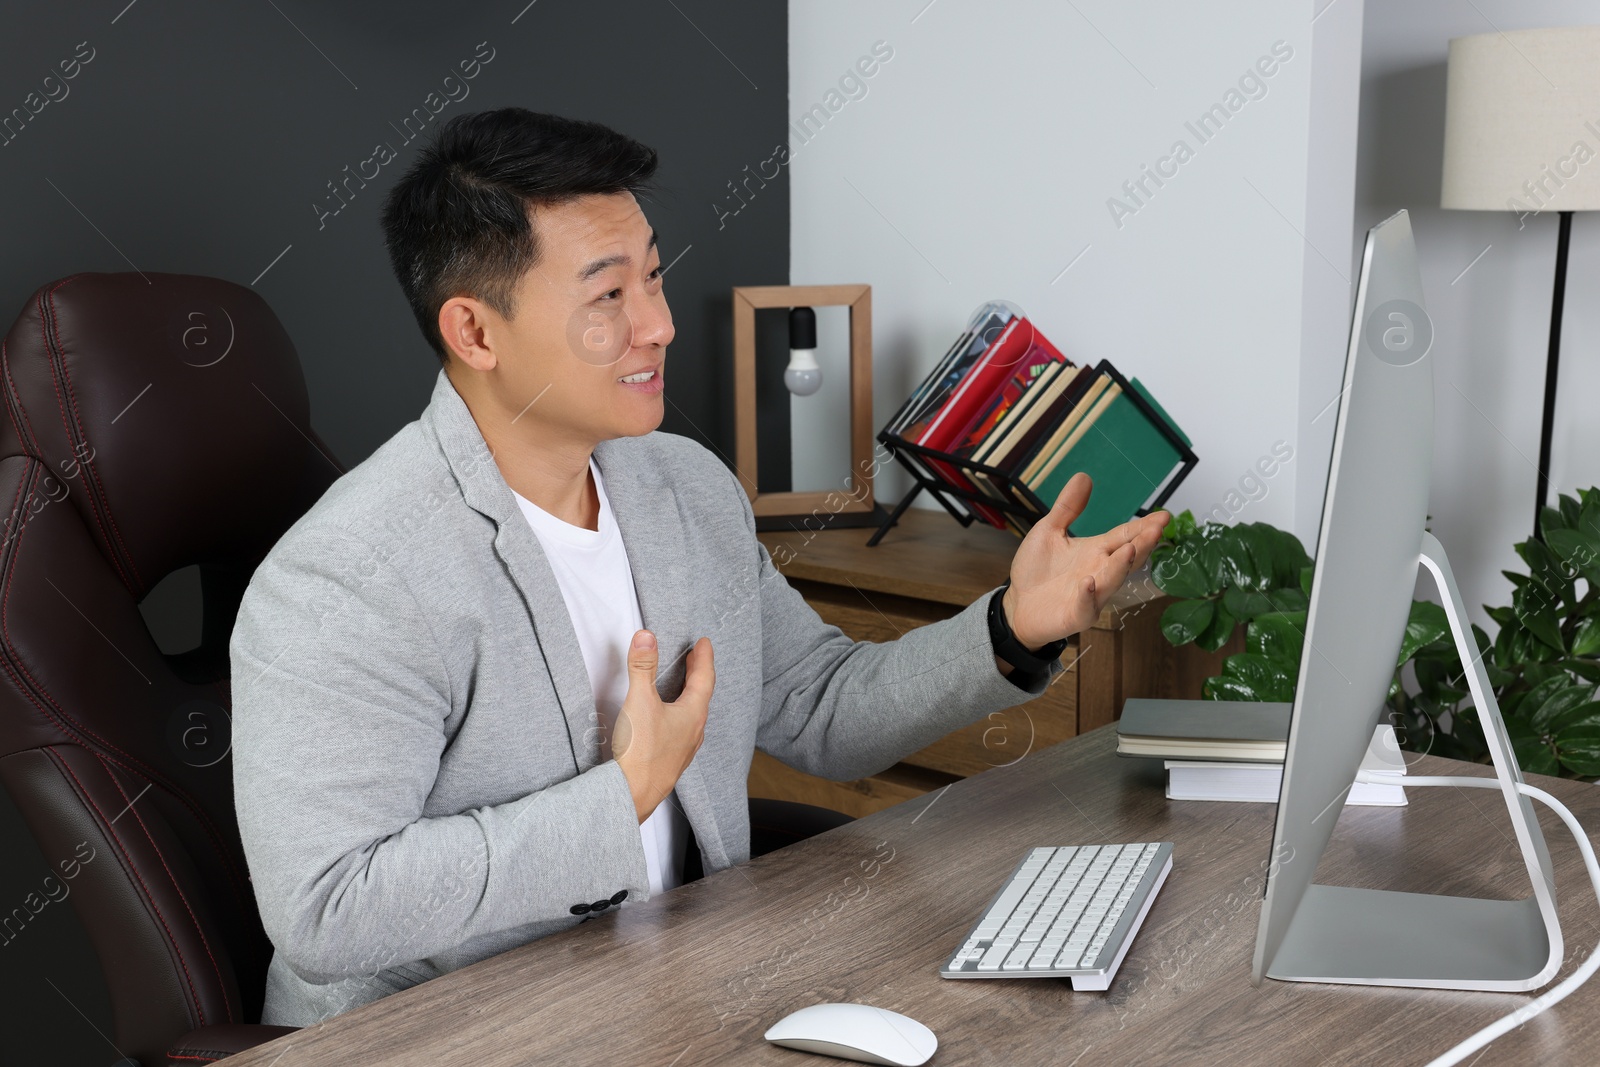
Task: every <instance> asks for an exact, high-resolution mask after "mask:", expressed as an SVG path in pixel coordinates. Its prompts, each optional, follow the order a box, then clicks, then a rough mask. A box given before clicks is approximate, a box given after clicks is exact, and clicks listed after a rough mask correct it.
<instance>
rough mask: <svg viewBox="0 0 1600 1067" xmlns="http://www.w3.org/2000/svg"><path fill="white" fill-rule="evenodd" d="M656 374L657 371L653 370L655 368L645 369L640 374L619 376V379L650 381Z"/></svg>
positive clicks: (620, 380) (624, 380)
mask: <svg viewBox="0 0 1600 1067" xmlns="http://www.w3.org/2000/svg"><path fill="white" fill-rule="evenodd" d="M655 376H656V372H655V371H653V370H644V371H640V372H639V373H638V374H630V375H628V376H627V377H626V378H618V379H617V381H619V382H648V381H649V380H650V379H651V378H654V377H655Z"/></svg>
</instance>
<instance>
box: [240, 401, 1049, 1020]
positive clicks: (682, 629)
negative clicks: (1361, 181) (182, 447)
mask: <svg viewBox="0 0 1600 1067" xmlns="http://www.w3.org/2000/svg"><path fill="white" fill-rule="evenodd" d="M594 456H595V461H596V463H597V464H598V465H599V468H600V470H601V472H602V474H603V476H604V478H605V484H606V492H607V494H608V495H609V497H610V500H611V505H612V508H613V512H614V514H615V517H616V521H617V525H618V526H619V527H620V529H621V532H622V537H623V541H624V544H625V547H626V551H627V554H628V560H629V562H630V564H631V565H632V568H633V577H634V583H635V586H636V587H637V591H638V595H639V610H640V613H641V614H642V616H643V619H644V625H645V626H646V627H647V628H649V629H650V630H652V631H654V632H655V634H656V636H657V638H658V639H659V642H660V649H661V664H662V666H661V670H660V674H659V681H658V688H659V690H660V692H661V694H662V696H663V698H664V699H669V700H670V699H673V698H675V697H676V696H677V694H678V693H679V691H680V690H681V688H682V685H683V677H684V656H685V655H686V654H687V652H688V650H689V648H690V646H691V645H692V644H693V643H694V641H695V639H696V638H698V637H700V636H701V635H707V636H709V637H710V638H711V642H712V645H713V648H714V650H715V653H716V668H717V684H716V690H715V693H714V695H713V697H712V700H711V708H710V715H709V718H708V720H707V723H706V731H705V742H704V744H703V745H702V747H701V748H700V751H699V753H698V754H697V755H696V756H695V758H694V761H693V762H692V763H691V764H690V765H689V768H688V770H687V771H685V772H684V774H683V777H682V778H681V779H680V780H679V782H678V786H677V794H678V798H679V800H680V801H681V803H682V807H683V811H684V814H685V815H686V816H687V817H688V821H689V824H690V826H691V827H692V828H693V830H694V834H695V839H696V841H697V842H698V844H699V847H700V851H701V856H702V860H703V863H704V866H705V869H706V871H707V873H710V872H712V871H715V870H720V869H722V868H725V867H729V866H731V865H733V864H736V863H740V862H742V861H744V860H746V859H748V858H749V849H750V827H749V815H748V811H747V808H746V800H745V781H746V777H747V775H748V773H749V767H750V759H751V754H752V751H753V750H754V749H756V748H759V749H761V750H762V751H764V752H768V753H770V754H771V755H773V756H774V757H776V758H777V759H780V760H782V761H783V762H784V763H787V764H789V765H790V766H792V767H796V768H798V769H800V770H802V771H806V772H809V773H811V774H817V775H823V776H826V777H829V778H835V779H853V778H859V777H862V776H864V775H868V774H872V773H874V772H876V771H880V770H882V769H884V768H885V767H888V766H890V765H891V764H893V763H894V762H895V761H896V760H898V759H899V758H900V757H902V756H904V755H906V754H907V753H910V752H913V751H915V750H916V749H918V748H921V747H923V746H924V745H927V744H928V743H930V742H932V741H933V740H934V739H936V738H938V737H940V736H941V735H943V734H946V733H948V732H949V731H951V730H954V729H956V728H958V727H961V726H964V725H966V724H968V723H970V722H973V721H975V720H977V719H978V718H981V717H982V716H984V715H986V714H988V713H990V712H993V711H997V710H999V709H1002V708H1006V707H1010V706H1012V705H1014V704H1017V703H1020V702H1021V701H1023V700H1026V699H1029V698H1030V696H1031V695H1033V694H1036V693H1038V692H1041V691H1042V690H1043V688H1044V686H1045V685H1046V684H1048V683H1047V681H1044V680H1041V681H1039V682H1038V683H1036V684H1035V686H1034V688H1033V689H1032V690H1027V691H1025V690H1023V689H1020V688H1018V687H1017V686H1015V685H1013V684H1012V683H1011V682H1010V681H1008V680H1007V679H1006V678H1005V677H1004V676H1003V675H1001V674H1000V673H999V671H998V670H997V669H996V668H995V664H994V660H993V657H992V654H991V648H990V642H989V635H988V629H987V626H986V622H985V617H984V611H985V606H986V604H985V602H986V600H987V598H986V597H985V598H983V599H980V600H979V601H977V602H975V603H973V604H972V605H970V606H969V607H967V608H965V609H964V610H962V611H961V612H960V613H959V614H957V615H956V616H955V617H954V618H951V619H948V620H946V621H943V622H938V623H934V624H932V625H929V626H924V627H921V628H919V629H916V630H913V631H911V632H910V633H908V634H906V635H905V636H904V637H902V638H900V639H899V640H897V641H891V642H888V643H884V644H872V643H867V642H857V641H852V640H850V639H849V638H848V637H846V636H844V634H842V633H841V632H840V631H839V630H838V629H837V628H836V627H834V626H830V625H828V624H826V623H824V622H823V621H822V620H821V619H820V618H818V616H817V614H816V612H815V611H813V610H812V609H811V607H810V606H809V605H807V604H806V602H805V601H804V600H803V599H802V598H801V597H800V595H799V594H798V593H796V592H795V591H794V590H793V589H791V588H790V587H789V584H788V583H787V582H786V581H785V580H784V578H783V576H782V575H781V574H779V573H778V571H777V570H776V569H775V568H774V566H773V564H772V560H771V558H770V557H769V555H768V553H767V550H766V549H765V548H764V547H762V546H761V544H760V543H759V542H758V541H757V540H756V538H755V524H754V521H753V519H752V517H751V511H750V506H749V502H748V500H747V498H746V496H745V493H744V490H743V489H742V488H741V486H740V484H739V482H738V481H737V480H736V479H735V478H734V476H733V475H732V474H731V473H730V472H729V471H728V469H727V468H726V467H725V466H724V465H723V464H722V462H721V461H720V460H718V459H717V458H716V457H715V456H713V455H712V454H711V453H709V452H707V451H706V450H705V449H704V448H702V447H701V446H700V445H698V444H696V443H694V442H692V441H690V440H688V439H687V438H683V437H678V436H675V435H673V434H667V433H661V432H655V433H650V434H646V435H644V436H643V437H633V438H620V439H617V440H612V441H605V442H602V443H601V444H600V445H598V446H597V447H596V448H595V452H594ZM881 551H884V552H893V551H894V548H893V546H892V545H890V546H886V547H884V548H883V549H881ZM230 653H231V659H232V669H233V730H234V743H233V769H234V787H235V790H236V794H237V803H238V813H239V827H240V831H241V833H242V835H243V839H244V848H245V855H246V857H247V858H248V861H249V866H250V874H251V878H252V880H253V882H254V887H255V894H256V899H257V901H258V903H259V905H260V908H261V917H262V920H263V922H264V923H265V926H266V931H267V934H268V936H269V937H270V938H271V939H272V943H273V945H274V947H275V948H276V953H275V955H274V958H273V961H272V966H271V970H270V972H269V975H268V988H267V1000H266V1011H265V1021H266V1022H269V1023H278V1024H287V1025H308V1024H310V1023H313V1022H317V1021H319V1020H321V1019H325V1018H327V1017H329V1016H331V1015H335V1014H337V1013H339V1012H342V1011H345V1010H347V1009H349V1008H352V1007H355V1006H357V1005H360V1004H364V1003H367V1002H369V1001H373V1000H376V999H378V998H380V997H383V996H385V995H387V994H389V993H393V992H396V991H398V990H400V989H403V988H405V987H407V986H410V985H414V984H416V983H417V982H420V981H424V980H426V979H428V978H432V977H434V976H436V975H439V974H442V973H444V972H445V971H449V970H452V969H454V968H457V967H461V966H464V965H465V964H468V963H472V962H474V961H476V960H480V959H483V958H484V957H486V956H489V955H492V954H494V953H497V952H502V951H504V950H506V949H509V948H512V947H514V946H517V945H521V944H523V943H525V942H528V941H531V940H533V939H534V938H537V937H543V936H545V935H546V934H551V933H555V932H557V931H559V930H565V929H568V928H569V927H571V926H573V925H575V924H577V923H578V922H581V921H583V917H582V916H579V915H575V914H573V912H572V908H573V906H574V905H576V904H587V903H590V902H595V901H599V900H601V899H602V898H604V899H610V898H611V897H613V896H614V895H616V894H618V893H619V892H621V891H623V890H626V891H627V894H628V899H629V900H644V899H647V898H648V896H649V885H648V882H647V879H646V875H645V861H644V853H643V850H642V848H641V846H640V841H639V826H638V820H637V817H636V816H635V814H634V807H633V799H632V795H631V794H630V792H629V790H628V784H627V782H626V780H625V779H624V778H623V775H622V771H621V770H620V769H619V768H618V766H617V764H616V763H615V762H614V761H610V760H608V761H606V762H603V763H602V762H600V761H599V759H598V744H599V736H598V729H597V728H598V722H597V719H596V715H595V711H594V701H593V698H592V696H591V694H590V689H589V679H588V674H587V671H586V669H585V667H584V661H583V656H582V654H581V652H580V651H579V648H578V643H577V638H576V636H575V635H574V633H573V629H572V624H571V620H570V618H569V616H568V614H567V611H566V607H565V604H564V603H563V601H562V598H561V591H560V589H559V588H558V586H557V585H556V582H555V579H554V576H553V574H552V572H551V570H550V567H549V564H548V563H547V562H546V560H545V557H544V554H543V552H542V551H541V549H540V546H539V541H538V538H537V537H536V536H535V534H534V533H533V531H532V529H531V528H530V527H529V526H528V523H527V521H526V519H524V517H523V516H522V514H521V512H520V511H519V510H518V508H517V504H516V502H515V499H514V498H513V496H512V493H511V490H510V488H509V487H508V486H507V485H506V482H505V480H504V478H502V477H501V475H500V471H499V468H498V467H496V465H495V463H494V461H493V459H492V457H491V456H490V454H489V451H488V448H487V446H486V445H485V443H484V440H483V435H482V434H481V433H480V432H479V430H478V427H477V424H476V423H475V422H474V421H473V418H472V414H471V412H470V411H469V410H468V409H467V406H466V404H465V403H464V402H463V401H462V399H461V397H460V395H459V394H457V392H456V390H455V388H454V386H452V385H451V384H450V381H449V379H448V378H447V377H446V376H445V374H444V373H443V372H442V371H441V372H440V374H439V378H438V380H437V382H436V383H435V385H434V389H433V396H432V398H431V400H430V402H429V404H428V407H427V408H426V410H424V411H423V413H422V416H421V417H420V418H419V419H418V420H417V421H415V422H413V423H410V424H409V425H407V426H405V427H404V428H403V429H401V430H400V432H399V433H397V434H395V436H394V437H393V438H391V439H390V440H389V441H388V442H386V443H385V444H384V445H383V446H382V447H380V448H379V449H378V450H377V451H376V452H375V453H373V455H372V456H371V457H370V458H369V459H368V460H367V461H366V462H364V463H362V464H361V465H360V466H358V467H356V468H355V469H354V470H352V471H350V472H349V473H348V474H346V475H345V476H344V477H342V478H340V479H339V480H338V481H337V482H336V483H335V484H334V485H333V486H332V487H331V488H330V489H329V490H328V491H327V493H326V494H325V495H324V496H323V497H322V499H321V500H320V501H318V502H317V504H316V505H315V506H314V507H313V508H312V509H311V510H310V511H309V512H308V513H307V514H306V515H305V516H304V517H303V518H302V519H301V520H300V521H299V522H297V523H295V525H294V526H293V527H292V528H291V529H290V530H289V531H288V532H287V533H286V534H285V535H284V536H283V538H282V540H280V541H279V542H278V544H277V545H276V546H275V547H274V548H273V550H272V552H271V553H270V554H269V555H268V556H267V558H266V560H265V561H264V562H263V563H262V565H261V567H260V568H259V569H258V570H257V571H256V573H255V575H254V577H253V579H252V580H251V582H250V586H249V589H248V591H247V592H246V593H245V596H244V601H243V603H242V605H241V606H240V610H239V616H238V622H237V624H236V626H235V628H234V631H233V636H232V641H231V644H230ZM1060 669H1061V668H1060V665H1059V664H1057V665H1055V666H1054V667H1053V668H1052V673H1051V678H1052V679H1053V678H1054V676H1055V674H1056V673H1058V672H1059V671H1060Z"/></svg>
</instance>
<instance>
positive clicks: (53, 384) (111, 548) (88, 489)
mask: <svg viewBox="0 0 1600 1067" xmlns="http://www.w3.org/2000/svg"><path fill="white" fill-rule="evenodd" d="M44 298H45V294H44V293H40V294H39V299H38V308H39V340H40V341H42V342H44V346H45V352H46V354H47V355H48V353H49V350H50V335H49V333H47V332H46V331H45V328H44V319H45V310H44ZM54 306H55V305H54V302H52V303H51V307H52V308H53V307H54ZM62 359H63V362H65V357H62ZM50 388H52V389H54V390H55V394H56V407H57V408H59V409H60V411H61V428H62V429H63V430H65V431H66V432H67V438H68V440H71V438H72V424H71V423H70V422H68V421H67V403H66V401H65V400H64V399H62V396H61V383H60V382H58V381H57V380H56V373H55V368H54V367H52V368H51V370H50ZM78 477H79V478H81V479H83V488H84V492H85V493H86V494H88V496H89V514H91V515H93V516H94V524H95V525H96V526H98V527H99V528H100V539H101V540H102V541H104V542H105V546H106V555H107V556H108V557H110V559H111V565H112V566H113V567H115V568H116V569H117V573H118V574H119V575H121V577H122V584H123V585H125V586H127V587H128V589H129V590H130V591H131V590H133V589H136V588H138V587H137V586H135V585H134V584H133V583H132V582H131V581H129V580H128V573H127V572H126V571H124V570H123V569H122V561H121V560H119V559H117V549H116V546H115V545H113V544H112V543H111V534H110V533H109V532H108V531H107V530H106V527H105V523H104V522H102V521H101V519H100V509H99V508H97V507H95V506H94V487H93V486H91V485H90V484H89V472H88V466H87V465H86V464H84V463H82V462H80V463H79V464H78Z"/></svg>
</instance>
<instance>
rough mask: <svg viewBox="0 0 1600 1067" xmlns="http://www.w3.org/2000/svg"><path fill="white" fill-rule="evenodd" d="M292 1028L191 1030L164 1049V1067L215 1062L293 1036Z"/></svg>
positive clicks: (229, 1026)
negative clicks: (276, 1039)
mask: <svg viewBox="0 0 1600 1067" xmlns="http://www.w3.org/2000/svg"><path fill="white" fill-rule="evenodd" d="M296 1029H298V1028H297V1027H293V1026H259V1025H256V1026H251V1025H245V1024H240V1023H235V1024H232V1025H224V1026H202V1027H200V1029H198V1030H190V1031H189V1032H188V1033H187V1034H184V1035H183V1036H182V1037H180V1038H179V1039H178V1040H177V1041H175V1042H173V1045H172V1047H171V1048H169V1049H168V1050H167V1067H194V1065H195V1064H199V1063H215V1062H216V1061H218V1060H220V1059H224V1058H225V1057H228V1056H232V1055H233V1054H234V1053H235V1052H243V1051H244V1050H245V1049H247V1048H255V1047H256V1046H257V1045H265V1044H266V1043H267V1042H268V1041H271V1040H273V1039H274V1038H279V1037H282V1036H283V1035H285V1034H292V1033H294V1032H295V1030H296Z"/></svg>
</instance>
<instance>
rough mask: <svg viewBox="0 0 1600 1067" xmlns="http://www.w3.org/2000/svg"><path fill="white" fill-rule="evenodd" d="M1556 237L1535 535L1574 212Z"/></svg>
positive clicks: (1545, 491) (1544, 487) (1546, 468)
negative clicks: (1553, 293) (1553, 292)
mask: <svg viewBox="0 0 1600 1067" xmlns="http://www.w3.org/2000/svg"><path fill="white" fill-rule="evenodd" d="M1559 214H1560V216H1561V228H1560V230H1559V232H1558V235H1557V237H1556V280H1555V295H1554V296H1552V297H1551V298H1550V351H1549V355H1548V356H1547V357H1546V360H1545V366H1544V422H1543V424H1542V425H1541V426H1540V427H1539V471H1538V474H1539V490H1538V492H1539V499H1538V500H1537V501H1535V503H1534V508H1533V533H1534V536H1535V537H1537V536H1538V535H1539V527H1540V525H1541V522H1542V519H1543V516H1544V509H1545V507H1546V505H1547V503H1548V502H1549V499H1550V434H1551V429H1552V427H1553V426H1554V424H1555V418H1556V369H1557V366H1558V364H1559V363H1560V361H1561V312H1562V308H1563V306H1564V305H1565V304H1566V299H1567V251H1568V249H1569V248H1570V246H1571V244H1572V212H1570V211H1562V212H1560V213H1559Z"/></svg>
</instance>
